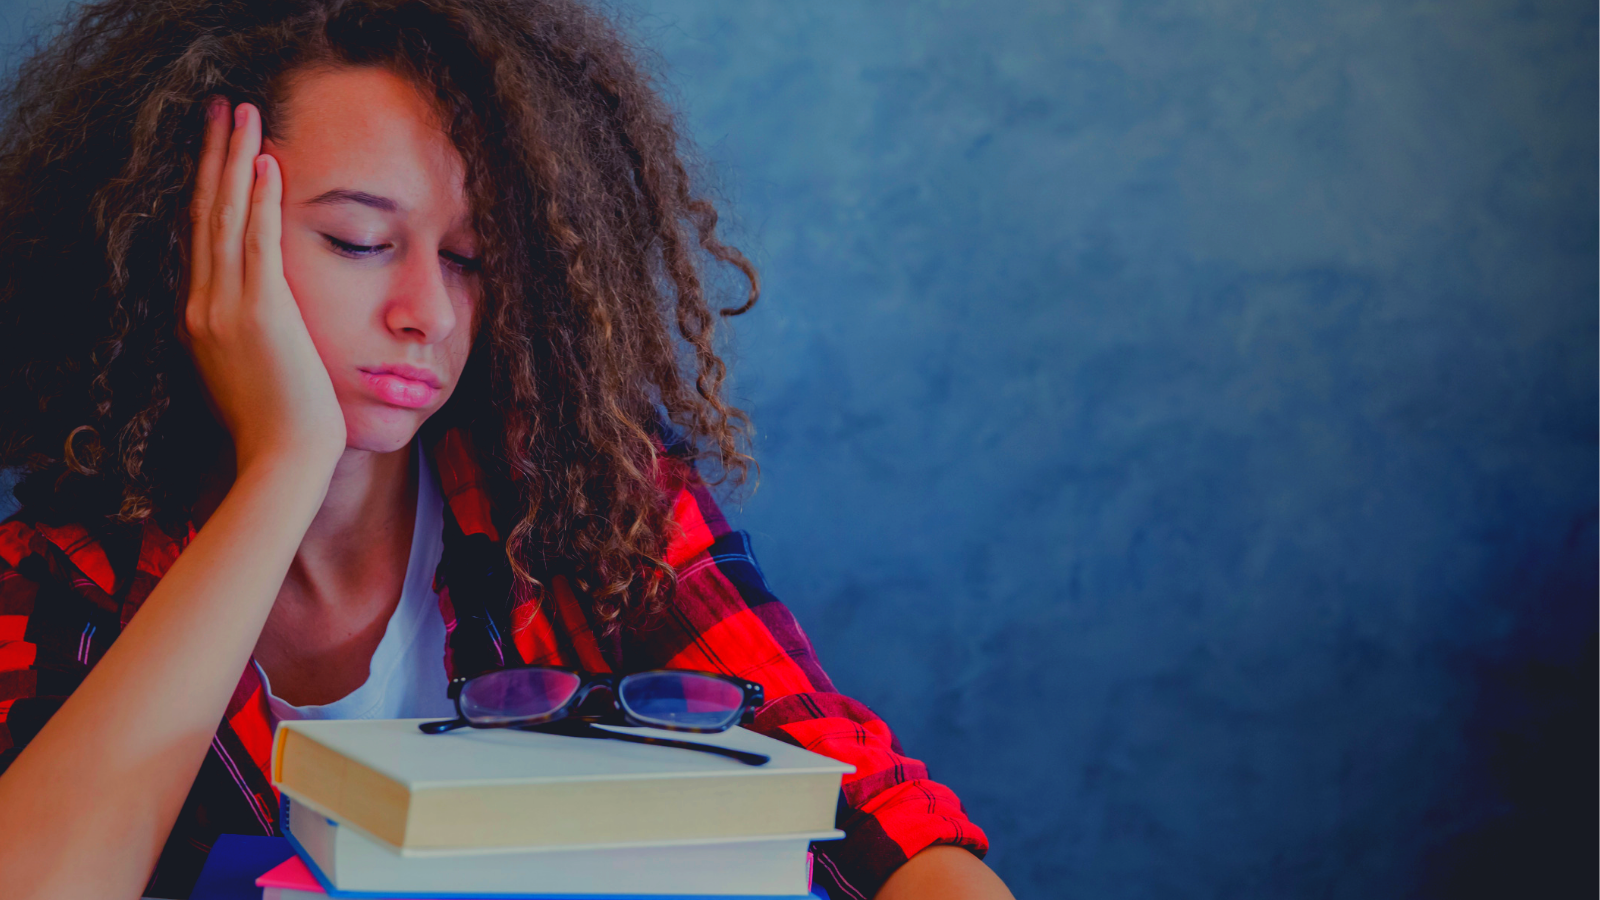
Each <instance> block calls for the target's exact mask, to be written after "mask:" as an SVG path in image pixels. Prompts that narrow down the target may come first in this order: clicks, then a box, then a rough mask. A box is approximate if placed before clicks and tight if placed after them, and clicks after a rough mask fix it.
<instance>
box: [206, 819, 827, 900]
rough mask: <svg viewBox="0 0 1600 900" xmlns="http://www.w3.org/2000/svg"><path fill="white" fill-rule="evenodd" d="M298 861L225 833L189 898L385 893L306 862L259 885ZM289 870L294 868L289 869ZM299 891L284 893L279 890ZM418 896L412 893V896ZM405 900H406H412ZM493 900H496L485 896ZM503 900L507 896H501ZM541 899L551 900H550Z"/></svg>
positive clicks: (260, 841)
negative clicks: (340, 882) (323, 876)
mask: <svg viewBox="0 0 1600 900" xmlns="http://www.w3.org/2000/svg"><path fill="white" fill-rule="evenodd" d="M291 861H293V862H296V863H298V862H299V859H298V857H296V856H295V853H294V848H293V847H292V846H291V845H290V843H289V841H288V840H287V839H285V838H281V837H261V836H259V835H243V834H224V835H222V836H220V837H219V838H217V842H216V844H215V845H213V846H212V848H211V854H210V855H209V856H208V857H206V865H205V868H204V869H203V870H202V871H201V872H200V880H199V881H198V882H197V883H196V884H195V887H194V892H193V893H192V894H190V895H189V900H263V896H264V893H265V891H264V890H263V888H266V889H267V890H273V891H274V894H273V896H272V897H269V898H266V900H320V898H322V897H327V896H334V897H362V898H365V900H377V898H379V897H380V896H382V895H374V894H351V893H347V892H343V891H340V892H335V893H334V894H332V895H330V894H328V893H327V891H326V890H324V889H322V886H321V884H320V883H318V882H317V880H316V879H315V877H314V876H312V875H311V874H310V872H311V870H310V869H309V868H308V867H306V866H305V865H304V864H300V865H299V866H298V869H299V872H300V873H302V874H303V877H298V878H294V877H293V876H291V880H289V881H287V882H285V881H283V880H279V879H273V881H274V884H273V885H272V886H270V887H268V886H266V885H264V884H263V885H258V884H257V883H256V882H257V880H258V879H262V878H264V876H265V875H266V874H267V873H268V872H271V871H274V870H277V869H280V868H283V867H284V863H286V862H291ZM289 868H290V869H294V868H296V867H295V866H293V865H291V866H290V867H289ZM307 878H309V879H310V880H309V881H308V880H307ZM285 890H287V891H293V892H295V893H280V892H281V891H285ZM562 896H563V897H564V898H565V900H651V898H649V897H641V896H627V897H624V896H618V895H610V896H604V895H596V894H592V893H591V894H566V895H562ZM414 897H415V895H413V898H414ZM413 898H403V900H413ZM813 898H814V900H828V895H827V893H826V892H825V891H823V890H822V889H821V888H816V889H815V890H814V891H813V892H812V893H811V894H810V895H809V896H808V898H806V900H813ZM485 900H494V898H485ZM500 900H505V898H500ZM541 900H551V898H549V897H544V898H541ZM672 900H690V898H686V897H674V898H672ZM703 900H730V898H728V897H715V898H713V897H709V896H708V897H705V898H703Z"/></svg>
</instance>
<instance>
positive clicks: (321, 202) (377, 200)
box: [301, 188, 400, 213]
mask: <svg viewBox="0 0 1600 900" xmlns="http://www.w3.org/2000/svg"><path fill="white" fill-rule="evenodd" d="M334 203H359V204H361V205H362V206H370V207H372V208H373V209H376V210H379V211H380V212H386V213H393V212H399V211H400V204H398V203H396V202H394V201H393V200H390V199H389V198H388V197H379V196H378V195H377V194H369V193H367V192H366V191H352V190H346V189H345V188H334V189H333V190H331V191H323V192H322V193H320V194H318V195H316V196H315V197H312V198H311V199H310V200H307V201H306V202H304V203H302V204H301V206H325V205H331V204H334Z"/></svg>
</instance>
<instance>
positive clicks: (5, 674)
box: [0, 520, 120, 772]
mask: <svg viewBox="0 0 1600 900" xmlns="http://www.w3.org/2000/svg"><path fill="white" fill-rule="evenodd" d="M111 588H112V576H111V567H110V565H109V564H108V563H107V561H106V556H105V553H104V551H103V550H102V549H101V548H100V546H99V545H98V544H97V543H95V542H94V541H92V540H90V539H89V536H88V534H87V533H86V532H84V530H83V529H81V528H77V527H66V528H51V527H47V526H44V525H37V524H35V525H29V524H25V523H23V522H20V521H16V520H12V521H7V522H4V523H0V772H4V771H5V770H6V769H8V768H10V766H11V761H12V760H14V759H16V757H17V755H18V754H19V753H21V752H22V748H23V747H25V746H26V745H27V744H28V742H29V741H31V740H32V739H33V736H34V735H35V734H38V733H39V730H40V729H41V728H43V727H44V723H45V722H47V721H49V719H50V717H51V716H52V715H54V714H55V711H56V710H57V709H59V708H60V706H61V704H62V703H63V702H65V701H66V698H67V696H68V695H69V694H71V693H72V691H73V690H75V689H76V688H77V686H78V683H79V682H81V681H82V680H83V676H84V675H86V674H87V673H88V671H89V668H90V667H91V666H92V665H93V664H94V663H95V662H96V661H97V660H98V659H99V657H100V655H101V654H102V653H104V652H105V650H106V647H107V646H109V645H110V643H111V640H112V638H114V637H115V636H116V635H117V633H118V631H119V630H120V625H119V622H118V610H117V604H116V603H115V602H114V601H113V600H112V598H111Z"/></svg>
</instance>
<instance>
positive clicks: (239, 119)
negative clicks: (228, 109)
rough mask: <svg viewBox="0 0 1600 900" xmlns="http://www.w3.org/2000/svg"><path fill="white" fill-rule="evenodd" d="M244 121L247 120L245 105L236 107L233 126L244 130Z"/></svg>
mask: <svg viewBox="0 0 1600 900" xmlns="http://www.w3.org/2000/svg"><path fill="white" fill-rule="evenodd" d="M244 120H245V113H244V105H243V104H240V105H239V106H235V107H234V108H233V124H234V125H235V126H236V127H239V128H243V127H244Z"/></svg>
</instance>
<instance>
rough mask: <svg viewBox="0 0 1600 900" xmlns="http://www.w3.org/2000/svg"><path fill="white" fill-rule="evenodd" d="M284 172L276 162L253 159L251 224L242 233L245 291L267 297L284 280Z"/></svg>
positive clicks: (270, 158)
mask: <svg viewBox="0 0 1600 900" xmlns="http://www.w3.org/2000/svg"><path fill="white" fill-rule="evenodd" d="M282 202H283V173H282V172H280V171H279V170H278V161H277V160H276V159H273V158H272V157H270V156H267V155H265V154H262V155H260V156H257V157H256V158H255V190H254V191H253V193H252V196H251V198H250V224H249V225H248V226H247V228H246V230H245V235H244V277H245V282H246V285H247V291H248V292H249V293H250V294H251V295H252V296H255V297H270V296H272V294H273V288H274V286H275V285H277V284H278V283H279V282H281V281H282V280H283V247H282V243H281V239H282V236H283V219H282V209H281V207H280V204H281V203H282Z"/></svg>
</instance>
